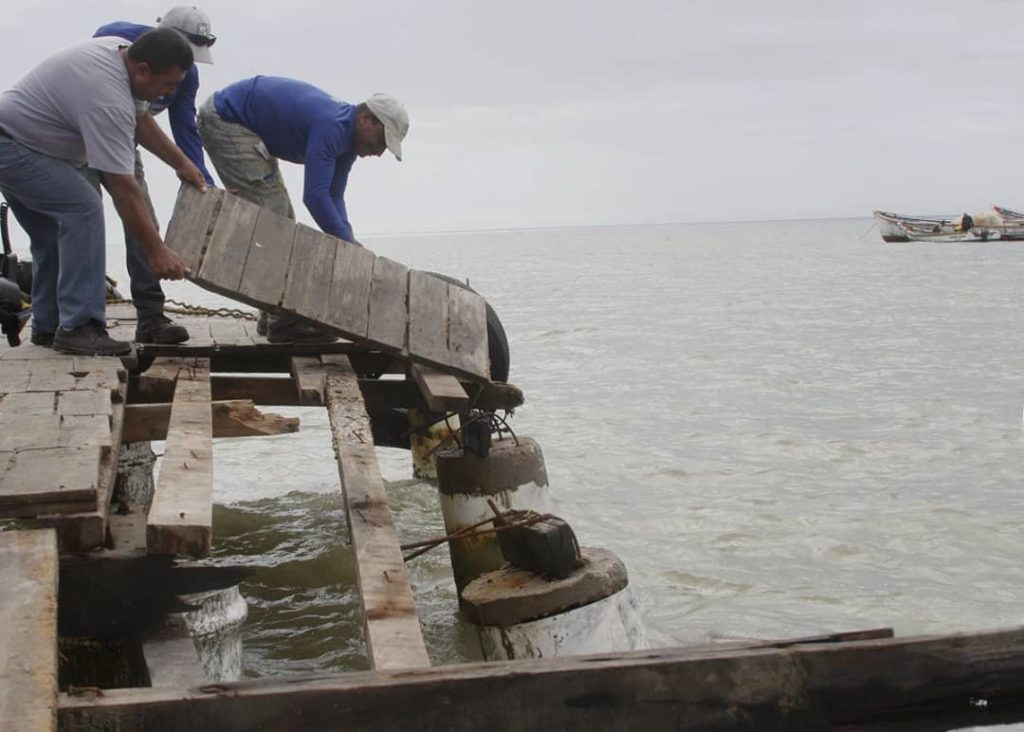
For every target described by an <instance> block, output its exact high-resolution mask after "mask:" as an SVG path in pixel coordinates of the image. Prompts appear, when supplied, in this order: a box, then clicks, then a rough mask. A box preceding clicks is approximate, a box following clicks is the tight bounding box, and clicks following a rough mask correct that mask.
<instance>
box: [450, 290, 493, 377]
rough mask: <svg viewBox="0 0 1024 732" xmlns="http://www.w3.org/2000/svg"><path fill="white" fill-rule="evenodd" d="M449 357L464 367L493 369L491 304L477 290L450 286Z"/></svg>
mask: <svg viewBox="0 0 1024 732" xmlns="http://www.w3.org/2000/svg"><path fill="white" fill-rule="evenodd" d="M448 358H449V360H450V363H451V364H452V365H453V366H455V367H457V368H460V369H462V370H464V371H472V372H474V373H490V370H491V364H490V356H489V355H488V352H487V304H486V303H485V301H484V299H483V298H482V297H480V296H479V295H478V294H476V293H475V292H471V291H470V290H464V289H462V288H461V287H449V288H448Z"/></svg>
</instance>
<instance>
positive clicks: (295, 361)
mask: <svg viewBox="0 0 1024 732" xmlns="http://www.w3.org/2000/svg"><path fill="white" fill-rule="evenodd" d="M291 361H292V363H291V371H292V378H293V379H294V380H295V389H296V391H297V392H298V395H299V404H301V405H303V406H306V407H322V406H323V405H324V387H325V386H327V375H326V374H325V373H324V367H323V364H321V363H320V357H319V356H292V359H291Z"/></svg>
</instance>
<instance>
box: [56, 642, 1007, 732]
mask: <svg viewBox="0 0 1024 732" xmlns="http://www.w3.org/2000/svg"><path fill="white" fill-rule="evenodd" d="M1022 680H1024V629H1020V628H1017V629H1012V630H1007V631H996V632H987V633H978V634H973V635H950V636H931V637H928V636H925V637H917V638H883V639H877V640H862V641H849V642H838V643H829V642H809V643H806V644H800V643H797V644H792V643H789V642H774V643H773V642H768V641H762V642H755V643H745V644H740V643H724V644H720V645H718V646H712V645H703V646H697V647H691V648H685V647H683V648H664V649H649V650H644V651H636V652H633V653H605V654H601V655H598V656H589V657H587V656H581V657H575V658H548V659H538V660H535V661H533V660H531V661H512V662H504V663H476V664H462V665H456V666H440V667H435V668H431V669H421V670H414V671H407V672H405V673H402V674H394V673H379V672H378V673H373V672H364V673H350V674H333V675H318V676H317V677H308V678H306V679H300V678H291V679H288V680H274V679H267V680H259V681H245V682H236V683H226V684H218V685H217V686H215V687H212V688H210V687H208V688H205V689H200V688H193V689H191V690H188V691H184V692H178V693H174V692H167V691H163V692H161V691H160V690H156V689H137V690H135V689H131V690H113V691H108V692H106V693H105V694H104V695H103V696H98V697H94V698H82V699H72V698H67V697H63V696H62V697H61V699H60V710H59V714H60V721H61V727H62V729H69V730H70V729H83V728H84V729H89V728H96V729H110V728H116V729H119V730H140V731H141V730H145V732H162V731H163V730H177V729H218V730H225V731H231V732H233V731H235V730H246V729H253V728H259V729H260V730H265V731H273V730H281V731H282V732H284V731H286V730H287V731H288V732H290V731H291V730H295V729H344V730H352V731H353V732H358V731H360V730H382V729H388V730H392V729H394V730H407V729H409V730H411V729H415V730H444V732H475V731H476V730H509V729H514V730H622V731H627V730H680V731H682V732H706V731H707V730H838V729H843V730H877V731H878V732H881V731H882V730H886V731H890V730H946V729H960V728H963V727H973V726H975V725H979V726H981V725H990V724H1000V723H1001V724H1009V723H1012V722H1020V721H1024V705H1022V704H1021V699H1022V696H1024V681H1022ZM115 724H116V725H117V726H116V727H115Z"/></svg>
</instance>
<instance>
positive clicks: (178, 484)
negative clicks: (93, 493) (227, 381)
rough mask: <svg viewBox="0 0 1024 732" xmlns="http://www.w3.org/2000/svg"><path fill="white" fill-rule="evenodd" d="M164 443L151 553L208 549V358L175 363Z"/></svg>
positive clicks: (149, 525) (151, 519) (150, 525)
mask: <svg viewBox="0 0 1024 732" xmlns="http://www.w3.org/2000/svg"><path fill="white" fill-rule="evenodd" d="M177 368H178V372H177V374H178V375H177V385H176V386H175V389H174V402H173V403H172V406H171V418H170V423H169V425H168V428H167V444H166V447H165V448H164V459H163V463H162V465H161V466H160V477H159V479H158V480H157V483H156V488H155V490H154V492H153V504H152V506H150V509H149V516H148V517H147V519H146V544H147V547H148V549H149V552H150V553H151V554H191V555H193V556H199V557H203V556H206V555H207V554H209V553H210V535H211V525H212V523H213V419H212V406H211V404H210V365H209V362H208V361H205V360H202V359H195V361H194V362H191V363H187V362H179V363H178V364H177Z"/></svg>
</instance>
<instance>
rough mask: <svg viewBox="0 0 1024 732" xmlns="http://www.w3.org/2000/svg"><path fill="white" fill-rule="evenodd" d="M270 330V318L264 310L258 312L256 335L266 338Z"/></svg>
mask: <svg viewBox="0 0 1024 732" xmlns="http://www.w3.org/2000/svg"><path fill="white" fill-rule="evenodd" d="M269 328H270V316H269V315H268V314H267V311H266V310H260V317H259V318H258V319H257V320H256V335H261V336H266V335H267V330H268V329H269Z"/></svg>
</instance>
